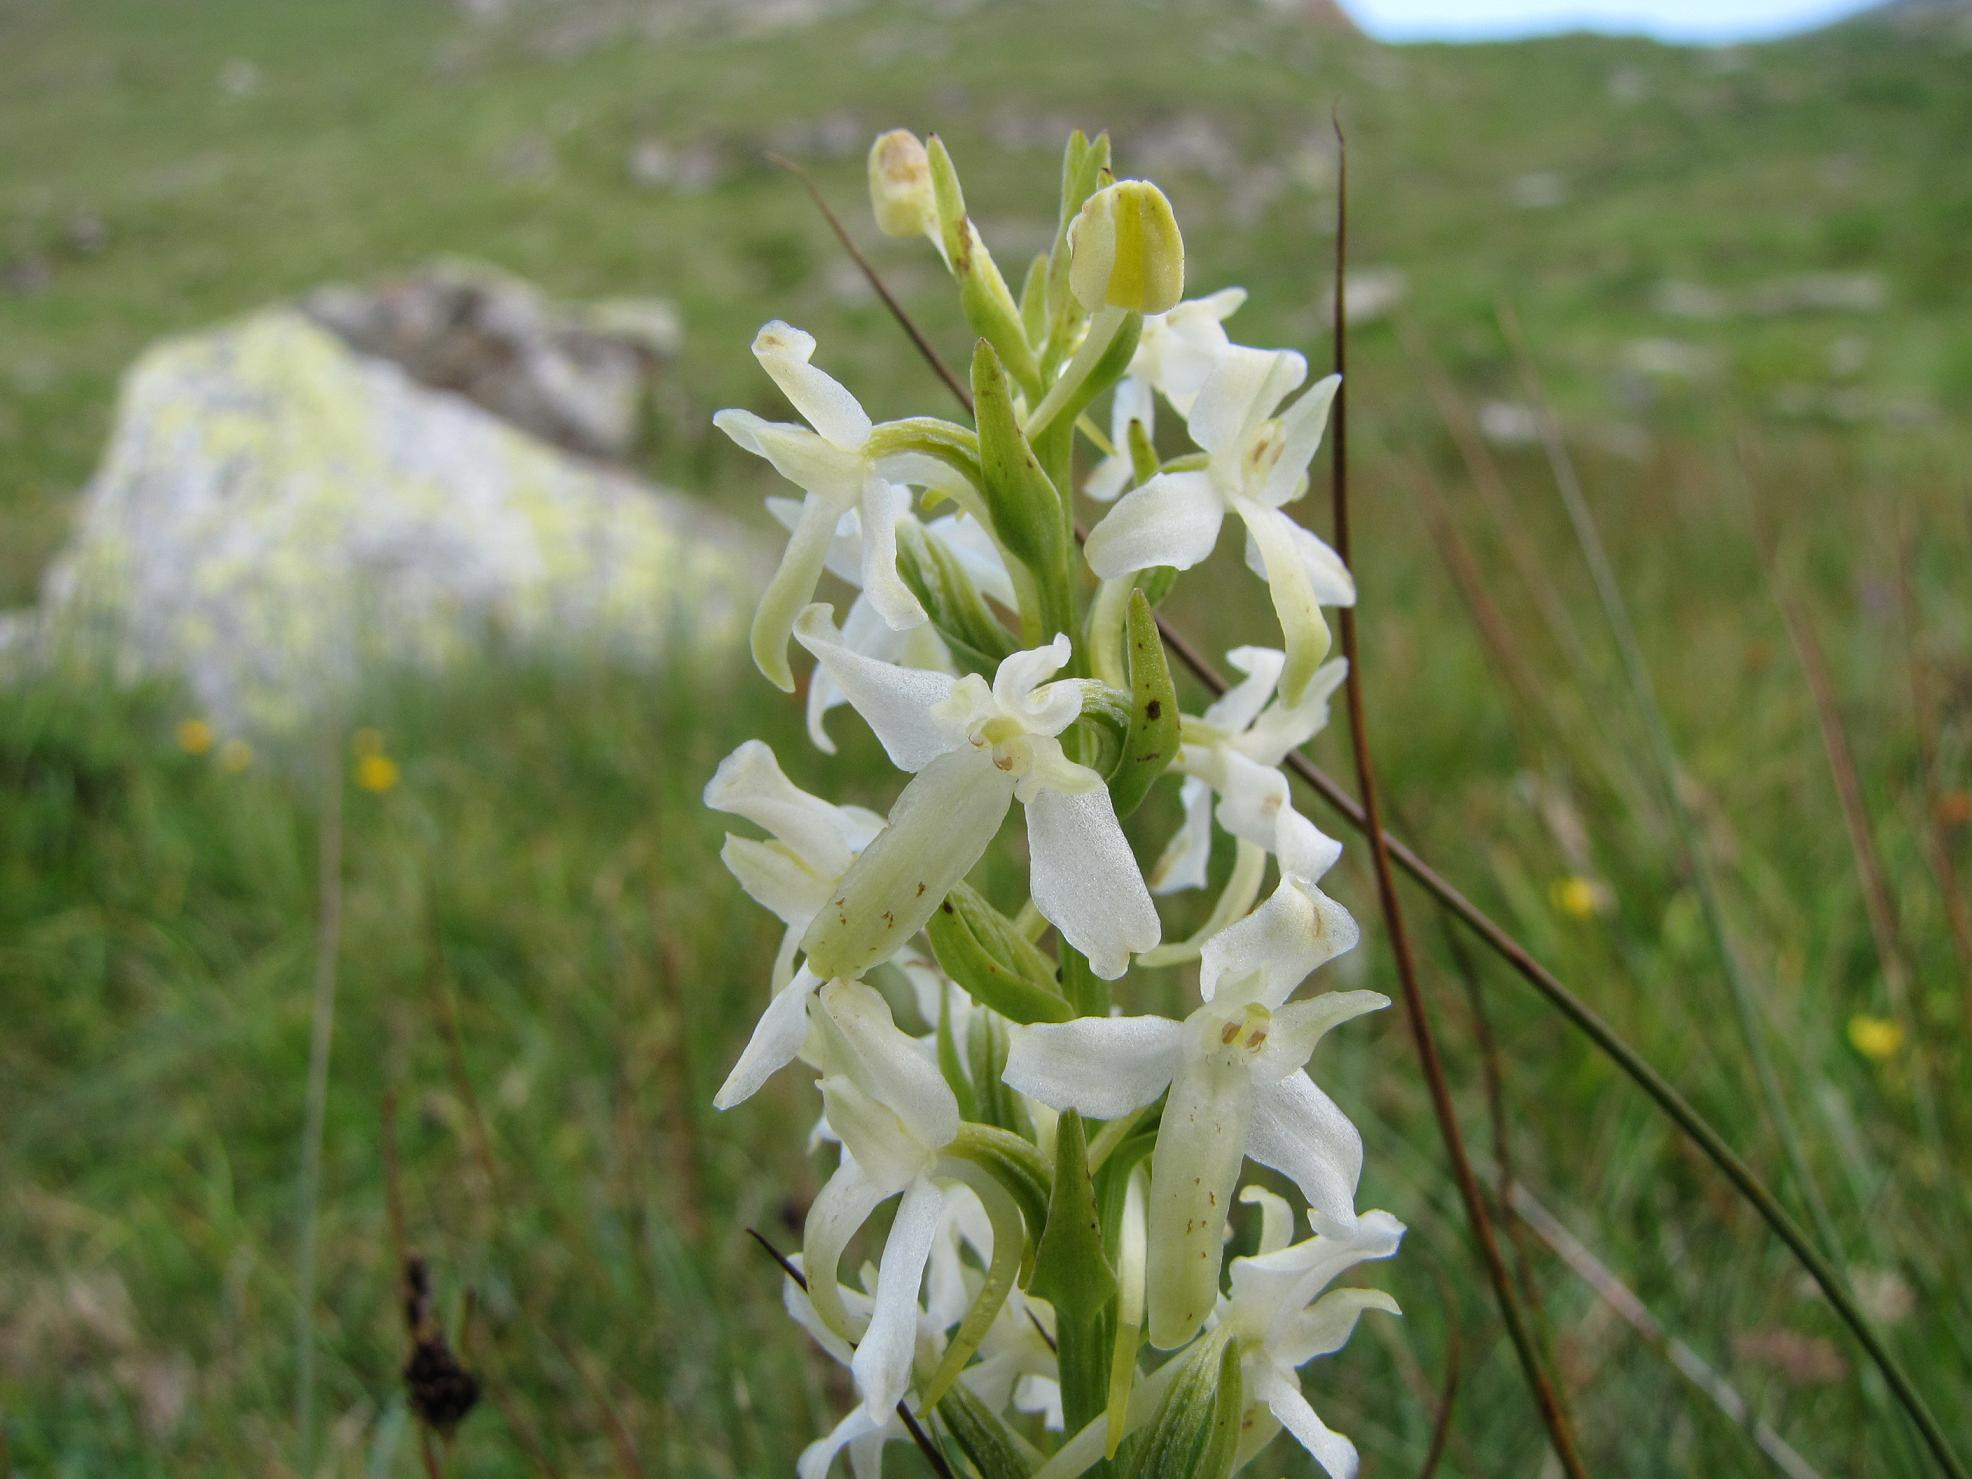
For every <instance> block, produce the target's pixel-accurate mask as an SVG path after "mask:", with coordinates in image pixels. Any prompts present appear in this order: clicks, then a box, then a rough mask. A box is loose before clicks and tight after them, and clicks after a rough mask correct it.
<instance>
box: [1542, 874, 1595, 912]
mask: <svg viewBox="0 0 1972 1479" xmlns="http://www.w3.org/2000/svg"><path fill="white" fill-rule="evenodd" d="M1548 899H1549V901H1550V902H1551V903H1553V905H1554V907H1555V908H1556V909H1557V910H1559V911H1560V912H1561V913H1563V914H1566V915H1567V916H1568V917H1569V918H1570V919H1592V918H1594V917H1595V916H1596V915H1597V914H1599V913H1601V912H1602V887H1601V885H1600V884H1598V883H1596V882H1595V881H1594V880H1593V879H1588V878H1584V877H1582V876H1581V874H1579V873H1573V874H1570V875H1569V876H1568V877H1566V878H1557V879H1555V881H1554V882H1553V884H1551V885H1550V886H1549V888H1548Z"/></svg>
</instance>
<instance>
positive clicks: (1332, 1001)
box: [1253, 991, 1390, 1082]
mask: <svg viewBox="0 0 1972 1479" xmlns="http://www.w3.org/2000/svg"><path fill="white" fill-rule="evenodd" d="M1389 1005H1390V998H1389V997H1387V996H1385V995H1384V994H1383V993H1382V992H1380V991H1324V992H1323V993H1322V994H1321V995H1320V996H1311V997H1309V998H1308V999H1307V1000H1306V1001H1292V1002H1289V1003H1288V1004H1287V1005H1286V1006H1284V1007H1282V1008H1281V1009H1280V1010H1279V1011H1277V1012H1275V1013H1274V1015H1273V1022H1272V1024H1271V1025H1270V1026H1269V1028H1268V1030H1267V1041H1266V1044H1265V1046H1263V1047H1262V1048H1261V1049H1260V1053H1259V1055H1258V1056H1257V1057H1256V1058H1255V1059H1254V1062H1253V1072H1254V1073H1255V1074H1256V1075H1257V1076H1258V1077H1259V1078H1260V1080H1261V1081H1262V1082H1272V1081H1273V1080H1275V1079H1282V1078H1286V1077H1287V1075H1288V1074H1290V1073H1292V1072H1294V1070H1295V1069H1297V1068H1305V1067H1306V1066H1307V1063H1308V1059H1309V1058H1311V1057H1313V1056H1314V1051H1315V1047H1316V1045H1317V1044H1319V1043H1320V1042H1321V1040H1322V1039H1323V1038H1324V1037H1326V1036H1327V1035H1328V1033H1329V1029H1331V1028H1333V1027H1339V1026H1340V1025H1341V1024H1342V1023H1344V1022H1349V1021H1353V1020H1354V1019H1355V1018H1357V1017H1360V1016H1363V1015H1364V1014H1365V1013H1367V1012H1380V1011H1382V1010H1383V1009H1384V1008H1385V1007H1387V1006H1389Z"/></svg>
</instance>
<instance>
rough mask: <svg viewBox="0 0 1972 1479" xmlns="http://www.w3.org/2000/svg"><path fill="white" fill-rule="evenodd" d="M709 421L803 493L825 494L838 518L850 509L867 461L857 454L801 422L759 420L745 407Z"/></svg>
mask: <svg viewBox="0 0 1972 1479" xmlns="http://www.w3.org/2000/svg"><path fill="white" fill-rule="evenodd" d="M712 424H713V425H715V426H717V427H718V428H719V429H720V430H721V431H723V432H725V433H726V435H727V436H729V437H731V438H732V439H733V440H734V441H735V442H737V443H738V444H739V445H740V446H742V447H744V448H745V449H746V450H747V451H749V452H751V453H753V454H754V455H755V456H757V457H764V458H766V459H767V461H768V462H770V463H772V464H773V468H774V471H775V472H777V473H779V474H780V475H781V476H782V477H784V478H786V479H787V480H788V481H789V482H790V483H792V484H794V486H795V487H797V488H799V489H801V490H802V491H803V492H804V493H814V494H817V495H818V496H820V497H823V498H826V499H827V500H828V502H829V504H830V506H831V507H833V508H834V509H835V510H836V513H837V515H838V516H840V515H841V514H843V513H846V512H847V511H848V510H850V509H851V508H854V507H855V504H856V493H857V491H858V490H859V489H860V488H861V487H862V486H863V478H864V476H865V475H866V474H867V472H868V464H867V463H865V462H864V461H863V459H862V457H861V456H859V455H858V454H856V453H854V452H845V451H844V450H843V449H842V448H840V447H838V446H836V445H835V444H834V443H833V442H830V441H828V440H827V439H826V438H824V437H820V436H817V435H816V434H815V433H814V432H812V431H810V430H809V429H808V428H807V427H805V426H797V425H795V424H794V423H793V422H789V421H764V420H762V419H761V418H760V417H758V416H755V415H753V414H752V413H751V412H747V411H721V412H720V413H719V414H718V415H717V416H714V417H713V418H712Z"/></svg>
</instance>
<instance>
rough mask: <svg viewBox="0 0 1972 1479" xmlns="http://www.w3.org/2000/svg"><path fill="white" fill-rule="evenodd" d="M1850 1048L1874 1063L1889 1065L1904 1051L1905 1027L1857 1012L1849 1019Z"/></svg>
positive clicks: (1884, 1018) (1882, 1018) (1885, 1019)
mask: <svg viewBox="0 0 1972 1479" xmlns="http://www.w3.org/2000/svg"><path fill="white" fill-rule="evenodd" d="M1849 1046H1850V1047H1852V1048H1854V1049H1855V1050H1856V1051H1857V1052H1858V1053H1861V1054H1862V1055H1863V1057H1865V1058H1867V1059H1869V1061H1870V1062H1872V1063H1887V1062H1889V1061H1890V1060H1891V1059H1892V1058H1894V1057H1896V1056H1897V1054H1898V1053H1900V1052H1902V1051H1903V1046H1904V1030H1903V1027H1902V1026H1901V1025H1900V1024H1898V1023H1896V1022H1892V1021H1891V1020H1890V1019H1889V1018H1888V1017H1872V1016H1870V1015H1869V1014H1868V1013H1867V1012H1857V1013H1856V1014H1855V1015H1854V1016H1853V1017H1851V1018H1849Z"/></svg>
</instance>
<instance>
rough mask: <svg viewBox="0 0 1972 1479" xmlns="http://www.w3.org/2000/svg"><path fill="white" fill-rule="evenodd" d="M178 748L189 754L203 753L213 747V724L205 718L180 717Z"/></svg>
mask: <svg viewBox="0 0 1972 1479" xmlns="http://www.w3.org/2000/svg"><path fill="white" fill-rule="evenodd" d="M178 748H179V749H181V750H183V751H184V752H185V753H186V754H187V755H203V754H204V753H205V752H206V751H207V750H209V749H211V748H212V726H211V725H210V724H208V723H206V722H205V720H203V719H180V720H179V721H178Z"/></svg>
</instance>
